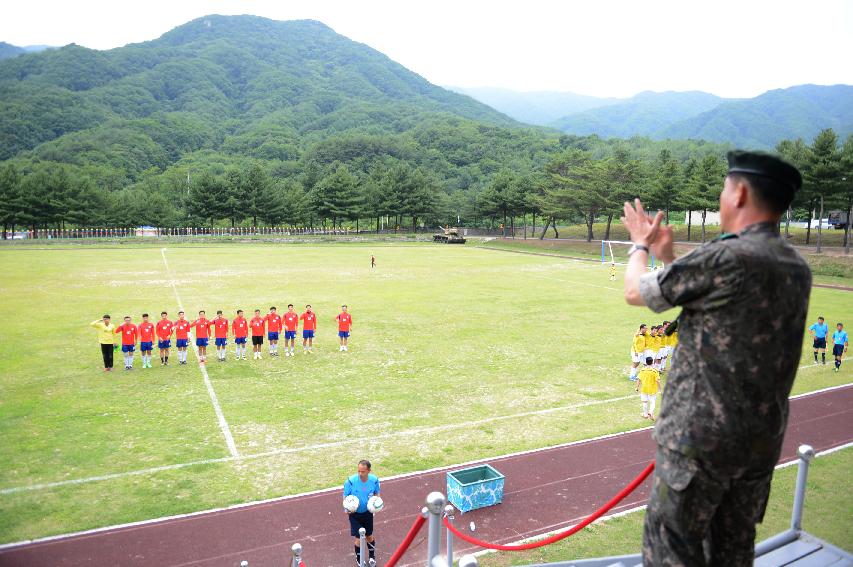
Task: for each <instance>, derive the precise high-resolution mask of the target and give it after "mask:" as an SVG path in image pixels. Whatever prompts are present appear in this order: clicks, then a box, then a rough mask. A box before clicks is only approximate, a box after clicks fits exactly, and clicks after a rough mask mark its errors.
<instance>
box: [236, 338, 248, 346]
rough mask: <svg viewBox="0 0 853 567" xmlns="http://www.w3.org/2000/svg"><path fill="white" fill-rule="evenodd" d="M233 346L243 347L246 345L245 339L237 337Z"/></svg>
mask: <svg viewBox="0 0 853 567" xmlns="http://www.w3.org/2000/svg"><path fill="white" fill-rule="evenodd" d="M234 344H235V345H244V344H246V337H237V338H236V339H234Z"/></svg>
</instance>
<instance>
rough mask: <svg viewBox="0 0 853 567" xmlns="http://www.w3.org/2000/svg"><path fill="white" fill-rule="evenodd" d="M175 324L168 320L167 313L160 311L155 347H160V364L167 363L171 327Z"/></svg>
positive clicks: (170, 344)
mask: <svg viewBox="0 0 853 567" xmlns="http://www.w3.org/2000/svg"><path fill="white" fill-rule="evenodd" d="M174 326H175V324H174V323H172V322H171V321H169V314H168V313H166V312H165V311H163V312H161V313H160V320H159V321H157V348H159V349H160V364H161V365H163V366H166V365H167V364H169V348H170V347H171V346H172V329H173V328H174Z"/></svg>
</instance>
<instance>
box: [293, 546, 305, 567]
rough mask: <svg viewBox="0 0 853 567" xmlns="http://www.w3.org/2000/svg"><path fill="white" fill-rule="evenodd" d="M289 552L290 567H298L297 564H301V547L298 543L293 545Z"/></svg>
mask: <svg viewBox="0 0 853 567" xmlns="http://www.w3.org/2000/svg"><path fill="white" fill-rule="evenodd" d="M290 551H292V552H293V562H292V563H291V567H299V564H300V563H302V545H301V544H298V543H294V544H293V545H292V546H291V548H290Z"/></svg>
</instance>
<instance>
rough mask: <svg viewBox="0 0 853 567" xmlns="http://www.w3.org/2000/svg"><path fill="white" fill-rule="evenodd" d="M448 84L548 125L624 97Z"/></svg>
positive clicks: (513, 114) (522, 118)
mask: <svg viewBox="0 0 853 567" xmlns="http://www.w3.org/2000/svg"><path fill="white" fill-rule="evenodd" d="M447 88H448V89H450V90H452V91H456V92H458V93H461V94H465V95H468V96H470V97H471V98H473V99H474V100H479V101H480V102H482V103H484V104H488V105H489V106H491V107H492V108H494V109H496V110H498V111H500V112H503V113H504V114H506V115H507V116H509V117H511V118H514V119H516V120H518V121H519V122H526V123H527V124H536V125H539V126H549V125H551V123H552V122H554V121H556V120H558V119H560V118H563V117H564V116H567V115H569V114H575V113H577V112H583V111H584V110H590V109H593V108H600V107H603V106H610V105H614V104H618V103H620V102H624V100H625V99H618V98H599V97H594V96H587V95H580V94H575V93H570V92H557V91H531V92H519V91H511V90H508V89H499V88H492V87H481V88H464V87H447Z"/></svg>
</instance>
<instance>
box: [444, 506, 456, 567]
mask: <svg viewBox="0 0 853 567" xmlns="http://www.w3.org/2000/svg"><path fill="white" fill-rule="evenodd" d="M453 512H454V508H453V504H448V505H447V506H445V507H444V517H445V518H447V521H448V522H453ZM444 537H445V538H447V542H446V543H447V564H448V565H453V532H451V531H450V530H447V531H446V532H445V534H444Z"/></svg>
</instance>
